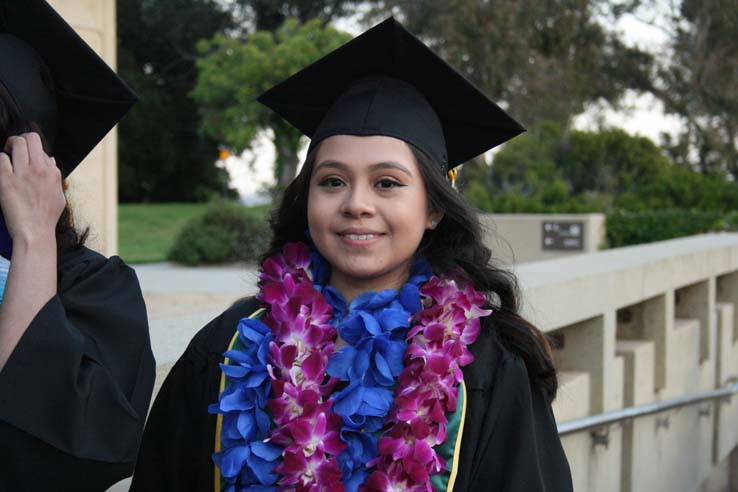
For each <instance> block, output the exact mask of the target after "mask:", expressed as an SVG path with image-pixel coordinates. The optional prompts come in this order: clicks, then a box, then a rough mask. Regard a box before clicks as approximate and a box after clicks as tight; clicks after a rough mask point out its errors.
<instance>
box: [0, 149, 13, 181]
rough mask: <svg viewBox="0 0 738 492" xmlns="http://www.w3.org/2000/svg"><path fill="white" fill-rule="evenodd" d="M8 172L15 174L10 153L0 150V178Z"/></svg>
mask: <svg viewBox="0 0 738 492" xmlns="http://www.w3.org/2000/svg"><path fill="white" fill-rule="evenodd" d="M8 174H13V164H12V163H11V162H10V156H9V155H8V154H6V153H5V152H0V179H2V177H3V176H5V175H8Z"/></svg>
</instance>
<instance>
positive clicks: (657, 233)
mask: <svg viewBox="0 0 738 492" xmlns="http://www.w3.org/2000/svg"><path fill="white" fill-rule="evenodd" d="M736 229H738V216H736V214H735V213H733V212H732V213H728V214H726V213H723V212H711V211H701V210H654V211H650V212H615V213H611V214H608V215H607V242H608V246H609V247H611V248H619V247H622V246H630V245H633V244H642V243H651V242H654V241H663V240H665V239H672V238H676V237H683V236H691V235H694V234H700V233H705V232H711V231H720V230H736Z"/></svg>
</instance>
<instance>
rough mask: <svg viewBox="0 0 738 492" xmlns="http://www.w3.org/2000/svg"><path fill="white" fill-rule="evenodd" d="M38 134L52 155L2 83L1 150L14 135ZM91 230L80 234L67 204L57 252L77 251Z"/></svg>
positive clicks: (61, 218)
mask: <svg viewBox="0 0 738 492" xmlns="http://www.w3.org/2000/svg"><path fill="white" fill-rule="evenodd" d="M29 132H36V133H38V134H39V135H40V136H41V141H42V142H43V146H44V150H45V151H46V153H47V154H50V152H49V149H48V146H47V143H46V139H45V138H44V134H43V132H42V131H41V129H40V128H39V127H38V125H36V124H35V123H33V122H29V121H27V120H26V118H24V117H23V116H22V115H21V113H20V111H19V110H18V107H17V106H16V104H15V102H14V101H13V99H12V97H11V96H10V94H9V93H8V91H7V89H5V87H4V86H3V84H1V83H0V149H2V148H3V147H5V142H6V141H7V140H8V138H10V137H12V136H14V135H22V134H23V133H29ZM62 187H63V188H64V191H65V192H66V191H67V183H66V181H63V182H62ZM88 234H89V229H85V230H84V231H82V232H80V231H78V230H77V229H76V227H75V225H74V215H73V214H72V209H71V208H70V207H69V204H67V205H66V206H65V207H64V210H63V211H62V213H61V215H60V216H59V220H58V221H57V223H56V247H57V251H58V252H60V253H62V252H65V251H69V250H73V249H77V248H79V247H81V246H82V245H83V244H84V242H85V240H86V239H87V235H88Z"/></svg>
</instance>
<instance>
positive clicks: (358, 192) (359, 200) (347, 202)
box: [341, 187, 374, 217]
mask: <svg viewBox="0 0 738 492" xmlns="http://www.w3.org/2000/svg"><path fill="white" fill-rule="evenodd" d="M341 213H342V214H344V215H346V216H350V217H368V216H371V215H374V202H373V200H372V194H371V190H366V189H364V187H351V188H349V189H348V191H347V193H346V196H345V199H344V201H343V203H342V204H341Z"/></svg>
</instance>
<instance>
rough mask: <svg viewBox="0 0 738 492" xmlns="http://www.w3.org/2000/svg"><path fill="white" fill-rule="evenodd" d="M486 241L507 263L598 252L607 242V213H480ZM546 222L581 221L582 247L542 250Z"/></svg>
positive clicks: (514, 263)
mask: <svg viewBox="0 0 738 492" xmlns="http://www.w3.org/2000/svg"><path fill="white" fill-rule="evenodd" d="M479 219H480V221H481V223H482V227H483V228H484V229H485V244H486V245H487V247H489V248H490V249H491V250H492V253H493V255H494V258H495V259H496V260H498V261H499V262H501V263H502V264H504V265H517V264H521V263H530V262H533V261H541V260H551V259H554V258H563V257H567V256H575V255H578V254H582V253H594V252H597V251H598V250H599V249H600V248H601V247H602V246H603V245H604V244H605V216H604V214H481V215H480V216H479ZM544 222H581V223H582V227H583V231H582V249H581V250H576V251H555V250H544V249H543V223H544Z"/></svg>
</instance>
